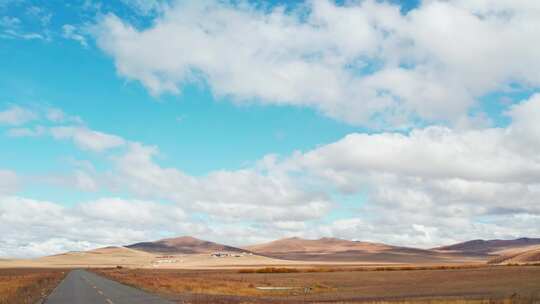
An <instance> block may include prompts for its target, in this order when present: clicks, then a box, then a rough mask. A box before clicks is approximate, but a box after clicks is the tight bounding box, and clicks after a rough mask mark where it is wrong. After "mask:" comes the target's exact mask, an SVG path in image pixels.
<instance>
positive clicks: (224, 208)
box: [112, 143, 330, 221]
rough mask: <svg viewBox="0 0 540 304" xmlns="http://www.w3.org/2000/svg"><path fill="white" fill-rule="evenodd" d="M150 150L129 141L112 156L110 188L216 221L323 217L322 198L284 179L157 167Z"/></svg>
mask: <svg viewBox="0 0 540 304" xmlns="http://www.w3.org/2000/svg"><path fill="white" fill-rule="evenodd" d="M157 153H158V150H157V148H156V147H151V146H145V145H142V144H140V143H131V144H130V147H129V148H128V150H127V151H126V153H125V154H124V155H122V156H119V157H116V158H115V166H116V169H115V170H114V171H113V174H112V175H113V180H114V184H116V185H118V187H121V188H127V189H129V191H131V192H134V193H137V194H138V195H141V196H144V197H151V198H158V199H166V200H169V201H172V202H175V203H177V204H180V205H181V206H183V208H186V209H189V210H191V211H194V212H203V213H205V214H208V215H210V216H213V217H215V218H218V219H222V220H226V219H236V220H245V219H250V220H261V221H284V220H295V221H303V220H309V219H316V218H319V217H321V216H323V215H324V214H325V213H326V212H327V211H328V210H329V208H330V202H329V200H328V197H327V196H326V195H325V194H324V193H321V192H319V191H316V190H309V189H305V188H304V187H302V185H301V184H298V183H296V182H295V181H294V178H292V177H290V176H287V175H278V174H276V173H274V172H263V171H259V170H256V169H242V170H236V171H225V170H222V171H213V172H210V173H209V174H207V175H205V176H202V177H194V176H190V175H187V174H185V173H184V172H182V171H180V170H178V169H176V168H166V167H162V166H160V165H159V164H157V163H156V162H155V160H154V156H155V155H156V154H157Z"/></svg>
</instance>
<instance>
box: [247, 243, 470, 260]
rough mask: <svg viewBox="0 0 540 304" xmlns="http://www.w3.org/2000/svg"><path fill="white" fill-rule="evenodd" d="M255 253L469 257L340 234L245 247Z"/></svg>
mask: <svg viewBox="0 0 540 304" xmlns="http://www.w3.org/2000/svg"><path fill="white" fill-rule="evenodd" d="M245 249H246V250H249V251H251V252H253V253H256V254H260V255H263V256H267V257H272V258H279V259H285V260H301V261H328V262H353V261H354V262H366V263H446V262H448V263H449V262H454V261H459V262H463V261H466V260H467V259H468V257H466V256H462V255H459V254H444V253H438V252H434V251H430V250H423V249H416V248H407V247H398V246H390V245H385V244H380V243H370V242H359V241H349V240H342V239H337V238H321V239H318V240H307V239H302V238H297V237H293V238H286V239H281V240H277V241H273V242H269V243H265V244H258V245H253V246H248V247H245Z"/></svg>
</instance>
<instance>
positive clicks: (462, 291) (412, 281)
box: [96, 266, 540, 303]
mask: <svg viewBox="0 0 540 304" xmlns="http://www.w3.org/2000/svg"><path fill="white" fill-rule="evenodd" d="M96 271H97V272H98V273H99V274H102V275H104V276H106V277H109V278H111V279H114V280H116V281H119V282H122V283H124V284H128V285H131V286H137V287H139V288H142V289H144V290H146V291H150V292H153V293H157V294H161V295H162V296H163V297H165V298H169V299H173V300H175V301H178V302H179V303H182V302H183V301H186V302H188V303H190V302H193V303H305V302H309V303H362V302H374V301H377V302H379V303H380V301H396V300H403V299H407V301H408V303H414V302H417V301H423V300H427V299H430V300H431V301H433V302H431V303H452V302H451V301H456V303H468V302H467V301H475V300H476V301H480V300H483V301H485V302H484V303H490V302H489V300H490V299H491V300H501V299H506V300H507V302H506V303H518V302H512V301H511V300H510V299H511V298H514V299H515V300H517V299H518V298H520V299H522V300H524V302H523V303H533V299H537V300H538V299H540V266H490V267H479V268H463V269H447V270H437V269H430V270H393V271H387V270H371V271H365V270H364V271H358V270H356V271H354V270H342V269H341V270H337V271H331V270H330V269H327V271H318V270H316V269H311V270H298V271H297V272H293V271H292V270H289V271H290V272H286V273H280V272H245V271H236V270H205V271H200V270H199V271H194V270H149V269H101V270H96ZM263 288H267V289H263ZM272 288H277V289H272ZM282 288H290V289H282ZM447 301H448V302H447ZM471 303H474V302H471Z"/></svg>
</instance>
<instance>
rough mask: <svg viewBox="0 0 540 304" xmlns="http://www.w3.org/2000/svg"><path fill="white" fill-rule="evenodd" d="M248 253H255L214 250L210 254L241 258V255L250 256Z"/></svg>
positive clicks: (216, 256) (220, 256) (219, 256)
mask: <svg viewBox="0 0 540 304" xmlns="http://www.w3.org/2000/svg"><path fill="white" fill-rule="evenodd" d="M248 255H253V253H251V252H240V253H238V252H212V253H211V254H210V256H211V257H214V258H225V257H235V258H240V257H243V256H248Z"/></svg>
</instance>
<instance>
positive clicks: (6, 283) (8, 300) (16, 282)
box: [0, 268, 66, 304]
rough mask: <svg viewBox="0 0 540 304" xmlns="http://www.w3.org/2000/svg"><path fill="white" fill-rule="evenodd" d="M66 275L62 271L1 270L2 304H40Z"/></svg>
mask: <svg viewBox="0 0 540 304" xmlns="http://www.w3.org/2000/svg"><path fill="white" fill-rule="evenodd" d="M65 274H66V271H64V270H61V269H30V268H25V269H0V304H19V303H21V304H22V303H24V304H26V303H29V304H35V303H38V302H39V301H40V300H41V299H43V298H44V297H45V296H47V295H48V294H49V293H50V292H51V291H52V290H53V289H54V288H55V287H56V286H57V285H58V283H60V281H61V280H62V279H63V278H64V276H65Z"/></svg>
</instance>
